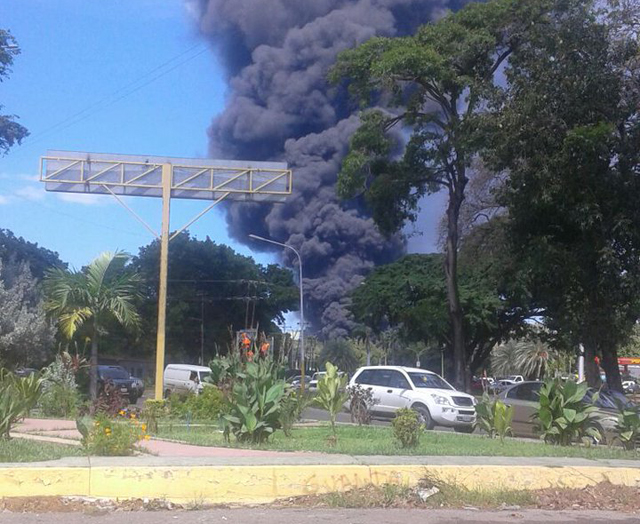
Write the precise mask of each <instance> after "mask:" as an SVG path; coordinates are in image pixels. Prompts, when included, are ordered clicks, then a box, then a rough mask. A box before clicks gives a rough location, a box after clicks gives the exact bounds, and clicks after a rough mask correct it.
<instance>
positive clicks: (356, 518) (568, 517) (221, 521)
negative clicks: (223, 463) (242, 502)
mask: <svg viewBox="0 0 640 524" xmlns="http://www.w3.org/2000/svg"><path fill="white" fill-rule="evenodd" d="M90 516H91V517H92V522H95V523H98V524H176V523H177V522H178V523H185V522H186V523H188V524H209V523H211V524H256V523H259V524H282V523H283V522H292V523H295V524H307V523H309V524H454V523H460V522H462V523H467V522H468V523H475V522H479V523H485V524H494V523H495V524H502V523H507V522H517V523H524V524H538V523H540V524H542V523H545V524H546V523H553V522H557V523H560V522H562V523H574V522H575V523H578V522H579V523H580V524H604V523H605V522H614V523H619V524H638V522H640V518H639V516H638V515H629V514H620V513H615V512H611V511H562V512H560V511H557V512H555V511H543V510H527V511H516V512H513V511H469V510H418V509H413V510H411V509H409V510H407V509H369V510H363V509H351V510H343V509H334V510H331V509H310V508H304V509H270V508H262V507H257V508H246V509H245V508H243V509H215V510H206V511H180V512H175V511H167V512H163V511H153V512H148V511H141V512H115V513H114V512H109V513H105V514H96V513H91V514H90ZM86 519H87V514H85V513H41V514H34V513H0V524H36V523H46V524H85V522H86Z"/></svg>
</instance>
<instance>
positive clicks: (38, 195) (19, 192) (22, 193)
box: [15, 186, 45, 202]
mask: <svg viewBox="0 0 640 524" xmlns="http://www.w3.org/2000/svg"><path fill="white" fill-rule="evenodd" d="M15 195H16V196H18V197H20V198H24V199H25V200H32V201H34V202H35V201H39V200H44V197H45V192H44V187H38V186H24V187H21V188H20V189H16V191H15Z"/></svg>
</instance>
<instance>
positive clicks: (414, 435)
mask: <svg viewBox="0 0 640 524" xmlns="http://www.w3.org/2000/svg"><path fill="white" fill-rule="evenodd" d="M391 427H392V428H393V436H394V437H395V438H396V440H397V441H398V442H400V445H401V446H402V447H403V448H415V447H416V446H417V445H418V444H419V442H420V435H421V434H422V432H423V431H424V425H423V424H421V423H420V417H419V415H418V413H417V412H416V411H414V410H412V409H409V408H402V409H399V410H398V411H396V416H395V418H394V419H393V420H392V421H391Z"/></svg>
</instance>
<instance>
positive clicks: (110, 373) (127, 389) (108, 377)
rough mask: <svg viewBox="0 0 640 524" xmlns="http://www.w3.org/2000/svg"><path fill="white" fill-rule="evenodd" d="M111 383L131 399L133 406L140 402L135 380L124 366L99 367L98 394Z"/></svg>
mask: <svg viewBox="0 0 640 524" xmlns="http://www.w3.org/2000/svg"><path fill="white" fill-rule="evenodd" d="M108 382H110V383H111V384H113V385H114V386H115V387H116V388H117V389H118V390H119V391H120V393H122V395H124V396H126V397H128V398H129V402H130V403H131V404H135V403H136V402H137V401H138V394H137V390H136V389H135V388H134V386H133V379H132V378H131V375H129V372H128V371H127V370H126V369H124V368H123V367H122V366H98V392H100V391H102V390H103V389H104V387H105V384H107V383H108Z"/></svg>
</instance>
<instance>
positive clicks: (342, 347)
mask: <svg viewBox="0 0 640 524" xmlns="http://www.w3.org/2000/svg"><path fill="white" fill-rule="evenodd" d="M320 362H321V364H322V366H324V365H325V364H326V363H327V362H331V363H332V364H333V365H334V366H337V367H338V369H340V371H346V372H347V373H351V372H352V371H355V369H356V368H357V367H358V358H357V357H356V354H355V352H354V351H353V347H352V346H351V344H350V343H349V341H348V340H345V339H343V338H339V339H336V340H331V341H329V342H325V344H324V347H323V348H322V352H321V353H320Z"/></svg>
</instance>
